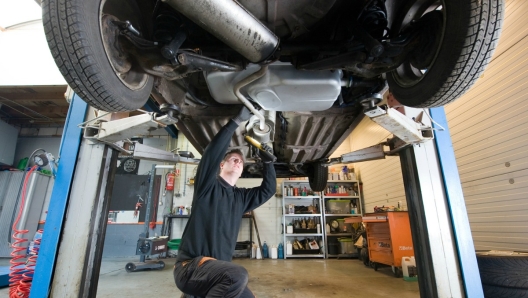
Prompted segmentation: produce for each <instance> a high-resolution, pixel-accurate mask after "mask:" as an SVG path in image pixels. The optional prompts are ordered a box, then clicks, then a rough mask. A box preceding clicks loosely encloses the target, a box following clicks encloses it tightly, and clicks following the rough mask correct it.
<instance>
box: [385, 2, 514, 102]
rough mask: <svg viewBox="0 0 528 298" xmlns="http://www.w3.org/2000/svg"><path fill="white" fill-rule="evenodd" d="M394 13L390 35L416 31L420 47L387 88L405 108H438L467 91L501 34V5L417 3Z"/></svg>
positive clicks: (391, 76) (394, 73)
mask: <svg viewBox="0 0 528 298" xmlns="http://www.w3.org/2000/svg"><path fill="white" fill-rule="evenodd" d="M407 2H408V3H409V4H408V5H407V6H404V7H402V10H400V11H398V12H397V14H396V18H395V20H394V22H393V23H392V26H391V33H390V34H391V36H398V35H400V34H403V35H404V34H405V32H408V29H409V28H411V27H417V28H419V29H418V30H419V31H418V34H419V35H418V42H419V45H418V46H417V47H416V48H415V49H414V51H413V52H412V53H410V55H409V58H408V59H407V60H406V61H405V62H403V64H401V65H400V66H399V67H398V68H397V69H396V70H394V71H392V72H390V73H387V81H388V84H389V88H390V90H391V92H392V93H393V95H394V97H395V98H396V99H397V100H398V101H399V102H400V103H402V104H403V105H406V106H411V107H437V106H443V105H446V104H448V103H450V102H452V101H454V100H455V99H457V98H458V97H460V96H461V95H462V94H463V93H464V92H466V91H467V90H468V89H469V88H470V87H471V86H472V85H473V83H475V81H476V80H477V79H478V78H479V77H480V75H481V74H482V72H483V71H484V68H485V67H486V65H487V64H488V62H489V61H490V59H491V55H492V53H493V51H494V49H495V46H496V44H497V41H498V37H499V34H500V31H501V26H502V18H503V7H504V4H503V0H436V1H435V0H431V1H427V0H418V1H407Z"/></svg>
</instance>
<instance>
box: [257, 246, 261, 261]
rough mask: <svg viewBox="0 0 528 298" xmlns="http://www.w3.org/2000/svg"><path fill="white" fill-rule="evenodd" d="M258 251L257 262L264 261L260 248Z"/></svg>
mask: <svg viewBox="0 0 528 298" xmlns="http://www.w3.org/2000/svg"><path fill="white" fill-rule="evenodd" d="M256 250H257V260H262V254H261V253H260V247H259V246H257V248H256Z"/></svg>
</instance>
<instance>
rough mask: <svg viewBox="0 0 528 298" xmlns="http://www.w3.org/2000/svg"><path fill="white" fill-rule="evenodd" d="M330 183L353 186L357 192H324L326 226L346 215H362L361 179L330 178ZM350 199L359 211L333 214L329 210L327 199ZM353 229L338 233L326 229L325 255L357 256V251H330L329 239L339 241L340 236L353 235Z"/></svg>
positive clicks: (324, 219)
mask: <svg viewBox="0 0 528 298" xmlns="http://www.w3.org/2000/svg"><path fill="white" fill-rule="evenodd" d="M328 184H331V185H339V186H346V187H347V188H348V187H351V188H353V189H354V191H355V193H354V194H352V195H347V194H331V193H327V192H324V193H323V196H322V200H321V202H322V212H323V222H324V226H323V227H325V228H326V224H327V223H328V224H330V223H331V221H332V220H334V219H344V218H346V217H356V216H362V210H363V206H362V202H361V193H360V191H361V190H360V187H359V181H357V180H329V181H328ZM328 184H327V185H328ZM338 199H339V200H350V201H351V202H354V203H355V204H356V206H357V213H355V214H351V213H340V214H335V213H334V214H333V213H329V211H328V210H327V204H326V203H327V201H328V200H338ZM352 232H353V230H350V231H347V232H336V233H327V232H326V229H325V232H324V247H325V255H326V258H350V257H357V253H354V254H330V253H329V250H328V248H329V245H328V243H329V239H334V240H335V241H337V239H338V238H340V237H351V236H352Z"/></svg>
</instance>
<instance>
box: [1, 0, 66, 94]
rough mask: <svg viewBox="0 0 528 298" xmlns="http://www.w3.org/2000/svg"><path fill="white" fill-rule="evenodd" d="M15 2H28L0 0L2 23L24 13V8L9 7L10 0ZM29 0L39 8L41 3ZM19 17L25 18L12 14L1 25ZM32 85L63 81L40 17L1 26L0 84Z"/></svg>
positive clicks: (19, 19)
mask: <svg viewBox="0 0 528 298" xmlns="http://www.w3.org/2000/svg"><path fill="white" fill-rule="evenodd" d="M17 2H28V0H17V1H2V5H0V12H2V14H1V15H0V19H2V21H0V22H2V24H3V23H5V20H6V19H7V18H10V16H14V15H23V14H24V13H23V12H27V10H17V9H19V8H17V7H15V6H12V7H9V6H10V4H11V5H16V4H18V3H17ZM31 2H33V3H32V5H31V7H32V8H33V9H37V10H38V11H40V7H38V5H37V4H36V3H35V2H34V1H31ZM30 4H31V3H30ZM34 6H36V8H34ZM33 9H32V11H33ZM33 17H40V16H39V15H35V16H33ZM31 20H35V19H34V18H33V19H31ZM20 21H27V20H26V19H24V18H13V19H12V20H10V21H9V22H8V23H6V24H3V26H6V25H13V23H17V22H20ZM2 24H0V26H2ZM35 85H66V81H65V80H64V78H63V77H62V75H61V74H60V72H59V70H58V68H57V66H56V65H55V62H54V61H53V57H52V56H51V52H50V50H49V47H48V44H47V42H46V37H45V35H44V28H43V26H42V20H40V19H37V20H35V21H33V22H30V23H25V24H22V25H18V26H14V27H7V29H6V30H5V31H2V30H0V86H35Z"/></svg>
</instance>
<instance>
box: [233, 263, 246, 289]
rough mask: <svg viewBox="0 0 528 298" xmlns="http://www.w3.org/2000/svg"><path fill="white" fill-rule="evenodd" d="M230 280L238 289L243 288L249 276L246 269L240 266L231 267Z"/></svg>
mask: <svg viewBox="0 0 528 298" xmlns="http://www.w3.org/2000/svg"><path fill="white" fill-rule="evenodd" d="M230 271H231V272H230V275H231V278H232V279H233V281H234V282H236V283H237V285H238V286H239V287H245V286H246V285H247V283H248V281H249V274H248V271H247V270H246V268H244V267H242V266H236V267H233V268H232V269H231V270H230Z"/></svg>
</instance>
